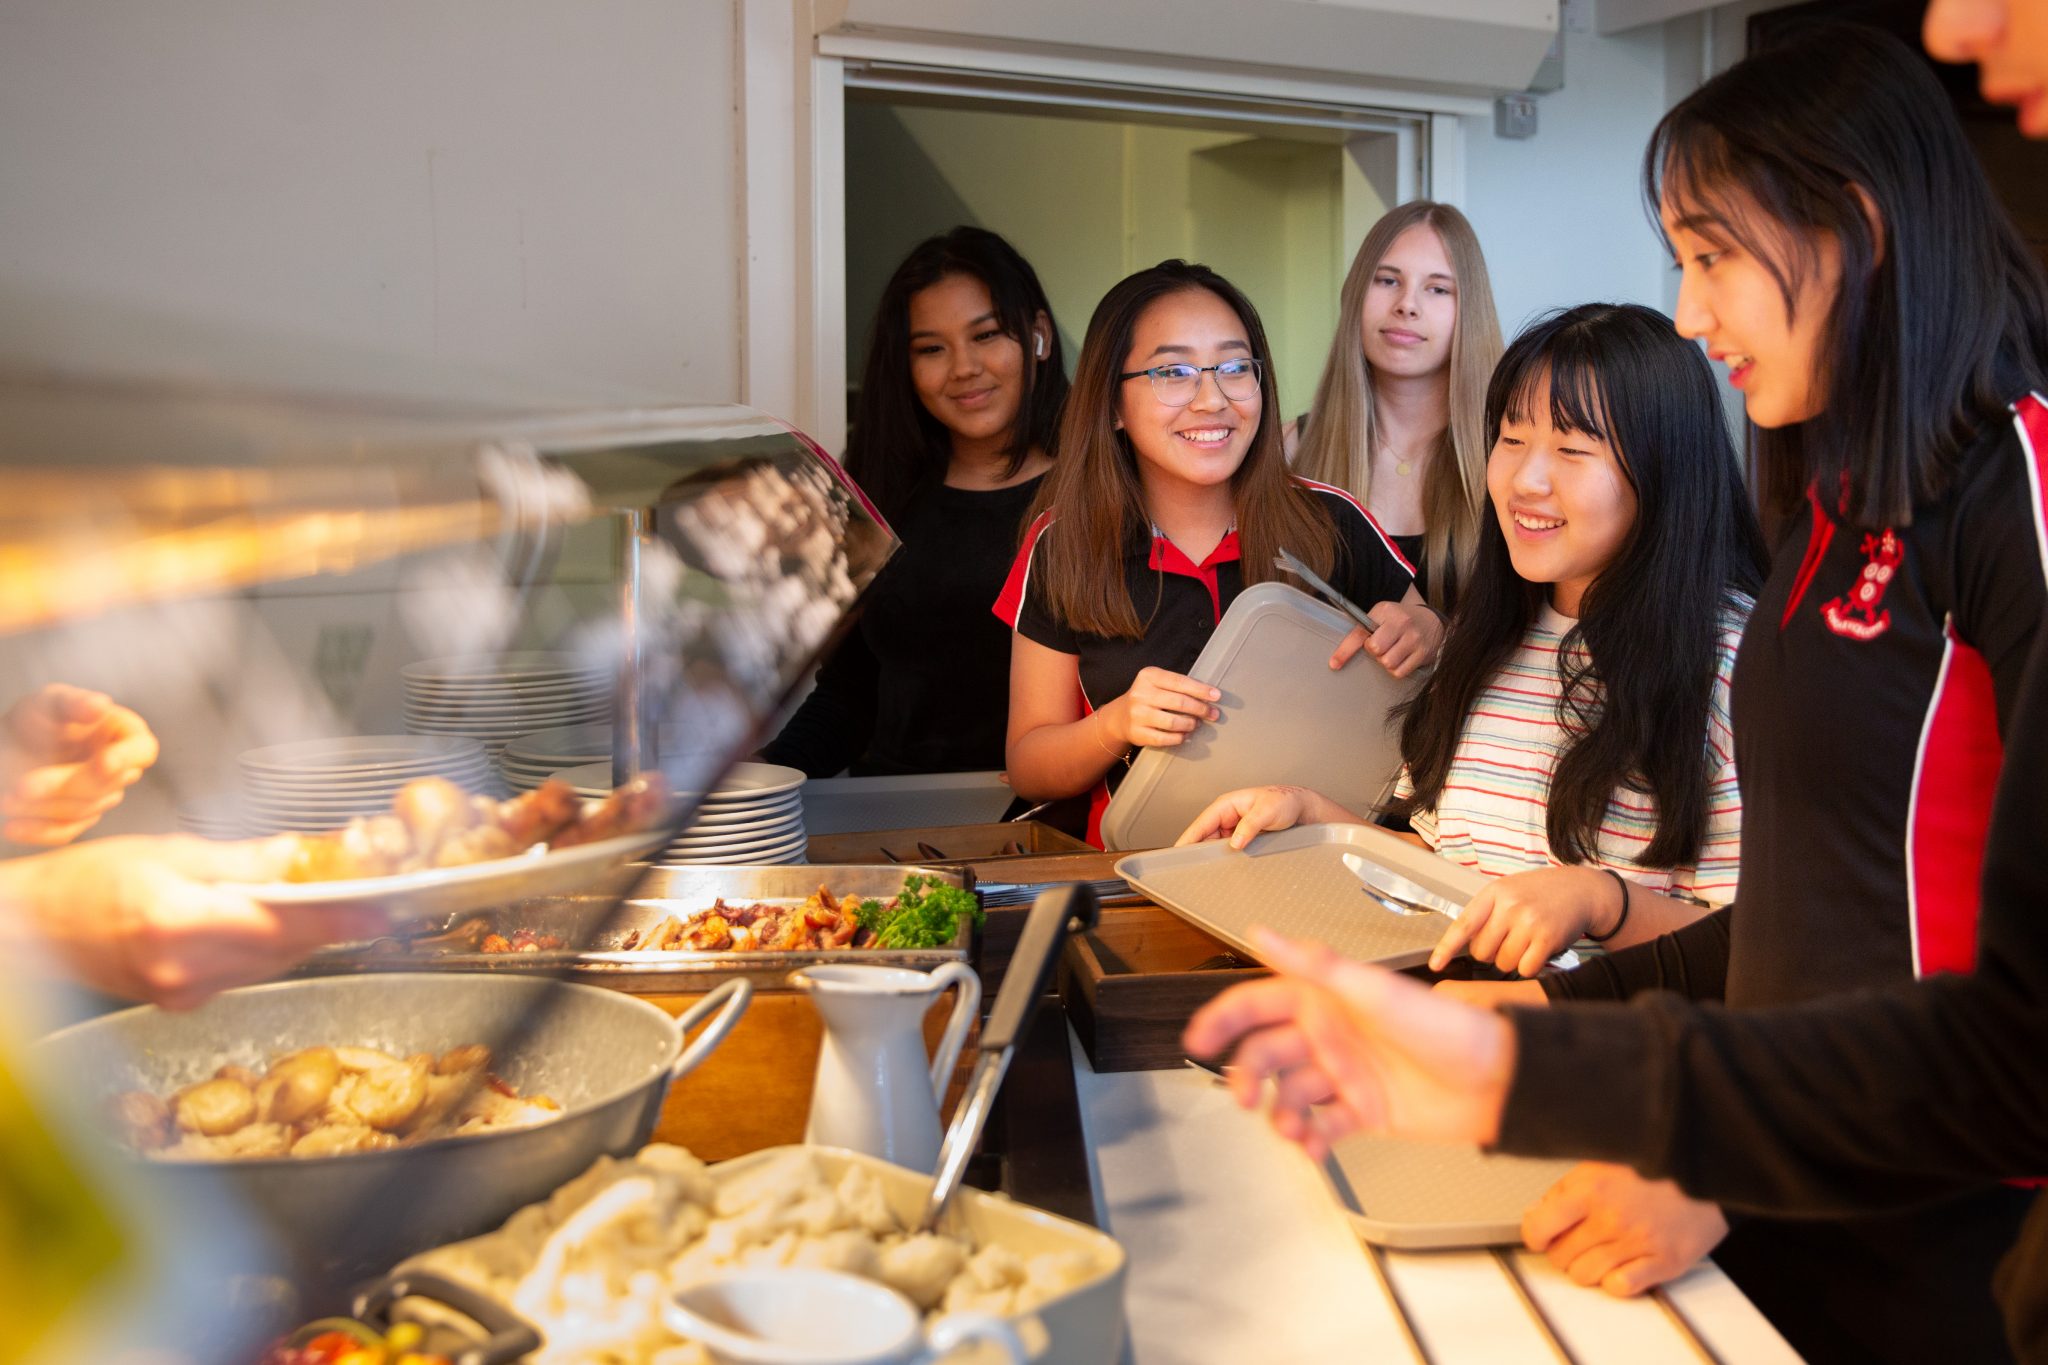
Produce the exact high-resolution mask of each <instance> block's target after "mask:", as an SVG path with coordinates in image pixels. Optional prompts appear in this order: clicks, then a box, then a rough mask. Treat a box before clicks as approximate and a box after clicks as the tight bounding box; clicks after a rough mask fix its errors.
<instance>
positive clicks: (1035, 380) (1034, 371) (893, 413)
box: [846, 226, 1067, 520]
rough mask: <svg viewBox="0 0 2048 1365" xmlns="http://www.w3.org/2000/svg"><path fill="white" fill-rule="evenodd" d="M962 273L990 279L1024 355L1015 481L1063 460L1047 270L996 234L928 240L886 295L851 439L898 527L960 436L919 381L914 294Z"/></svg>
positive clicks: (855, 458)
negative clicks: (1039, 342) (1027, 466)
mask: <svg viewBox="0 0 2048 1365" xmlns="http://www.w3.org/2000/svg"><path fill="white" fill-rule="evenodd" d="M952 275H966V276H969V277H971V278H973V279H977V280H979V281H981V283H982V284H983V286H985V287H986V288H987V289H988V296H989V300H990V301H991V302H992V303H993V304H994V305H995V310H996V325H997V326H998V327H1000V328H1001V329H1002V330H1003V333H1004V334H1005V335H1007V336H1009V337H1011V338H1012V339H1014V340H1015V341H1016V342H1017V344H1018V345H1020V346H1022V347H1023V348H1024V392H1023V394H1022V395H1021V396H1020V398H1019V399H1018V403H1017V417H1016V420H1015V422H1013V423H1012V424H1011V427H1010V439H1009V442H1008V444H1007V446H1006V447H1005V453H1007V454H1008V455H1009V457H1010V465H1009V469H1008V471H1007V474H1008V476H1009V477H1014V476H1015V475H1016V473H1017V471H1018V470H1020V469H1022V468H1023V467H1024V461H1025V460H1026V459H1027V458H1028V457H1029V456H1030V454H1031V452H1032V450H1034V449H1037V450H1042V451H1044V452H1045V453H1046V454H1048V455H1050V454H1053V453H1054V443H1055V441H1056V439H1057V437H1058V434H1059V420H1060V405H1061V404H1062V403H1064V402H1065V401H1066V397H1067V371H1066V362H1065V360H1064V359H1063V358H1062V356H1061V355H1060V331H1059V327H1058V326H1057V325H1056V324H1053V323H1052V322H1051V319H1052V305H1051V304H1049V303H1047V302H1046V298H1045V289H1044V287H1043V286H1041V285H1040V284H1039V283H1038V272H1036V271H1034V270H1033V269H1032V268H1031V263H1030V262H1029V261H1027V260H1025V259H1024V258H1023V257H1022V256H1021V255H1019V254H1018V253H1017V248H1015V247H1013V246H1011V245H1010V244H1009V243H1008V242H1006V241H1004V240H1003V239H1002V238H1001V237H999V236H997V235H996V234H995V233H993V232H990V231H988V230H987V229H986V228H978V227H965V226H963V227H956V228H954V229H953V230H952V231H950V232H945V233H941V234H940V235H938V236H936V237H927V238H926V239H925V240H924V241H922V242H919V243H918V244H917V245H916V246H915V247H913V248H912V249H911V252H910V254H909V255H908V256H906V257H904V258H903V264H901V265H899V266H897V267H896V273H895V274H893V275H891V276H890V277H889V283H888V285H887V286H885V287H884V288H883V290H882V301H881V304H880V305H879V306H878V307H877V308H876V309H875V325H874V329H873V330H872V331H871V332H870V333H869V334H868V362H867V368H866V369H865V370H864V371H862V374H861V382H860V397H859V399H858V400H857V401H856V402H855V404H854V411H853V429H852V431H851V432H850V433H849V434H848V437H847V442H846V472H847V473H848V474H850V475H852V476H853V479H854V481H855V482H856V483H858V484H859V485H860V486H861V488H862V489H863V490H864V491H865V492H866V493H867V495H868V497H869V498H871V499H873V501H874V504H875V506H876V507H878V508H880V509H881V512H882V515H883V516H885V517H888V518H890V519H891V520H894V519H895V518H896V517H898V516H900V515H901V514H902V513H903V510H904V508H905V507H906V506H907V505H908V504H909V502H910V499H911V497H912V496H913V495H914V494H916V493H917V492H918V491H919V490H920V489H922V488H924V487H926V486H927V485H930V484H934V483H938V482H940V481H942V480H943V479H944V478H945V477H946V465H947V462H948V461H949V460H951V459H952V455H953V437H952V433H951V432H949V431H947V430H946V428H945V427H944V426H943V425H942V424H941V423H940V422H939V420H938V419H937V418H935V417H933V416H932V415H931V413H929V412H927V411H925V406H924V404H923V403H922V402H920V401H918V397H917V390H916V388H915V387H914V386H913V385H912V384H911V381H910V297H911V295H913V294H915V293H917V292H918V291H919V290H921V289H928V288H930V287H931V286H932V285H935V284H937V283H938V282H939V281H940V280H943V279H946V278H947V277H949V276H952ZM1041 313H1043V314H1044V315H1045V316H1046V319H1047V323H1048V325H1047V327H1046V331H1047V332H1049V333H1050V336H1049V338H1048V340H1047V343H1046V354H1045V355H1044V356H1043V357H1040V356H1038V355H1036V354H1035V351H1034V347H1033V339H1032V332H1033V328H1034V327H1035V325H1036V323H1037V321H1038V315H1039V314H1041Z"/></svg>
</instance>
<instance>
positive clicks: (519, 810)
mask: <svg viewBox="0 0 2048 1365" xmlns="http://www.w3.org/2000/svg"><path fill="white" fill-rule="evenodd" d="M582 810H583V801H582V798H581V797H579V796H577V795H576V789H575V788H574V787H571V786H570V785H569V784H568V783H566V782H564V781H562V780H561V779H560V778H557V777H551V778H549V779H548V780H547V781H545V782H543V783H541V784H540V785H539V786H538V787H535V788H534V789H533V790H532V791H530V792H522V793H521V794H520V795H518V796H515V797H513V798H512V799H511V800H509V801H503V802H500V803H499V804H498V814H497V822H498V828H500V829H502V830H504V831H505V833H507V834H509V835H511V836H512V839H513V841H514V842H515V843H517V844H518V845H519V847H521V848H530V847H532V846H533V845H535V844H537V843H540V842H541V841H542V840H544V839H549V840H551V839H553V838H554V837H555V835H556V834H557V833H559V832H560V831H561V830H562V829H564V828H565V827H567V826H568V825H569V824H570V823H571V822H572V821H574V820H575V819H576V817H577V816H578V815H579V814H581V813H582Z"/></svg>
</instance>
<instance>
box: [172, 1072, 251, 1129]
mask: <svg viewBox="0 0 2048 1365" xmlns="http://www.w3.org/2000/svg"><path fill="white" fill-rule="evenodd" d="M171 1108H172V1112H174V1113H175V1114H176V1115H177V1117H178V1126H179V1127H180V1128H182V1129H184V1130H185V1131H186V1132H188V1133H202V1134H204V1135H205V1136H207V1137H218V1136H219V1135H221V1134H222V1133H232V1132H234V1131H235V1129H237V1128H240V1127H241V1126H242V1125H244V1124H246V1123H248V1122H249V1120H251V1119H253V1118H255V1117H256V1096H255V1095H254V1094H253V1093H252V1092H251V1091H250V1089H249V1087H248V1086H246V1085H243V1084H242V1083H241V1082H240V1081H235V1080H227V1079H224V1078H219V1077H217V1078H215V1079H213V1080H210V1081H201V1082H200V1083H199V1084H197V1085H192V1086H187V1087H185V1089H183V1090H180V1091H179V1092H178V1094H177V1098H175V1099H174V1100H172V1101H171Z"/></svg>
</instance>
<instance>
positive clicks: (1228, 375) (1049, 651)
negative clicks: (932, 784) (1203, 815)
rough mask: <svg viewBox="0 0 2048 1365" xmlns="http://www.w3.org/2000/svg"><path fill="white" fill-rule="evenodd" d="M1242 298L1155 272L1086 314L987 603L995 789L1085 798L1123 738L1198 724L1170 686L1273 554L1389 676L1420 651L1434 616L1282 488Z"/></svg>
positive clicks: (1093, 830) (1401, 570)
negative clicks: (993, 666)
mask: <svg viewBox="0 0 2048 1365" xmlns="http://www.w3.org/2000/svg"><path fill="white" fill-rule="evenodd" d="M1267 355H1268V351H1267V347H1266V334H1265V329H1264V328H1263V327H1262V326H1261V325H1260V323H1259V316H1258V313H1257V311H1256V310H1254V309H1253V307H1252V305H1251V301H1250V300H1249V299H1247V298H1245V296H1244V295H1243V294H1241V293H1240V292H1238V290H1237V289H1236V288H1235V287H1234V286H1233V285H1231V284H1230V283H1229V282H1228V281H1227V280H1225V279H1224V278H1223V277H1222V276H1220V275H1218V274H1216V273H1215V272H1214V271H1212V270H1209V269H1208V268H1206V267H1204V266H1199V265H1188V264H1186V263H1184V262H1181V261H1165V262H1162V263H1161V264H1159V265H1156V266H1154V267H1152V268H1151V269H1150V270H1143V271H1140V272H1138V273H1137V274H1135V275H1132V276H1131V277H1130V278H1128V279H1126V280H1124V281H1123V282H1122V283H1120V284H1118V285H1117V286H1116V287H1115V288H1113V289H1111V290H1110V291H1109V293H1108V295H1107V296H1105V297H1104V299H1103V300H1102V302H1101V304H1099V305H1098V306H1097V307H1096V310H1095V316H1094V317H1093V318H1092V319H1090V321H1089V324H1088V335H1087V339H1086V340H1085V341H1084V342H1083V343H1082V346H1081V358H1080V361H1079V362H1078V364H1077V366H1076V374H1075V378H1074V387H1073V391H1072V394H1071V395H1070V397H1069V399H1068V402H1067V409H1066V413H1065V415H1064V417H1063V418H1062V420H1061V424H1060V441H1059V445H1060V451H1061V456H1060V462H1059V464H1058V465H1056V466H1055V467H1054V470H1053V473H1052V475H1051V476H1050V477H1049V478H1048V479H1047V480H1046V487H1045V488H1044V489H1043V490H1042V491H1041V492H1040V494H1039V500H1040V501H1039V506H1038V508H1037V510H1038V512H1039V513H1040V515H1039V516H1038V517H1037V518H1036V520H1035V521H1034V522H1033V523H1032V527H1031V530H1030V531H1029V532H1028V533H1027V534H1026V536H1025V541H1024V546H1023V549H1022V550H1021V551H1020V552H1019V553H1018V556H1017V561H1016V564H1015V565H1014V566H1013V567H1012V569H1011V570H1010V579H1009V582H1008V583H1007V584H1006V585H1005V586H1004V588H1003V593H1002V596H1001V597H1000V598H999V599H998V600H997V602H996V614H997V615H998V616H1000V617H1002V618H1003V620H1005V621H1007V622H1009V623H1010V624H1011V625H1013V626H1014V627H1015V628H1016V631H1015V634H1014V635H1013V637H1012V642H1011V652H1010V727H1009V746H1008V756H1009V772H1010V785H1011V786H1013V787H1015V788H1016V790H1017V793H1018V794H1019V795H1020V796H1024V797H1027V798H1030V799H1032V800H1046V799H1051V798H1058V797H1066V796H1075V795H1078V794H1080V793H1082V792H1086V791H1089V790H1090V789H1091V788H1093V789H1094V791H1095V799H1094V802H1093V808H1092V810H1091V812H1090V816H1089V821H1088V833H1089V838H1090V840H1091V841H1093V842H1097V843H1099V842H1100V823H1101V814H1102V807H1103V806H1104V805H1106V804H1107V803H1108V799H1109V797H1108V787H1107V785H1106V783H1105V778H1106V777H1108V776H1111V775H1112V774H1113V773H1114V774H1119V775H1120V774H1121V773H1122V771H1123V768H1124V762H1125V759H1126V757H1127V755H1129V753H1130V752H1131V750H1132V749H1133V748H1135V747H1143V746H1150V745H1175V744H1179V743H1180V742H1181V741H1182V740H1183V739H1185V738H1186V737H1187V735H1188V734H1189V733H1190V732H1191V731H1193V730H1194V728H1195V727H1196V725H1198V724H1200V723H1201V722H1202V721H1204V720H1209V719H1214V718H1215V716H1216V711H1215V707H1214V705H1213V704H1214V703H1215V702H1216V701H1217V700H1218V694H1217V692H1216V689H1214V688H1212V687H1210V686H1208V685H1207V684H1206V683H1199V682H1196V681H1195V680H1194V679H1192V678H1189V677H1188V676H1186V674H1187V670H1188V669H1189V668H1190V667H1192V666H1193V664H1194V662H1195V659H1196V657H1197V656H1198V655H1200V653H1201V652H1202V646H1203V644H1204V643H1205V642H1206V641H1207V640H1208V637H1209V633H1210V631H1211V630H1212V629H1213V628H1214V627H1215V624H1216V622H1217V621H1219V620H1220V619H1221V618H1222V616H1223V613H1224V611H1225V610H1226V609H1228V608H1229V606H1230V603H1231V601H1232V600H1233V599H1234V598H1235V597H1236V596H1237V594H1238V592H1239V591H1240V590H1242V589H1243V588H1244V587H1245V586H1246V585H1247V584H1250V583H1257V582H1261V581H1264V580H1266V579H1270V578H1273V577H1275V570H1274V569H1273V567H1272V564H1273V558H1274V554H1275V552H1276V551H1277V550H1279V549H1282V548H1285V549H1287V550H1290V551H1292V552H1293V553H1294V554H1296V555H1298V556H1300V557H1301V558H1302V559H1303V560H1305V561H1306V562H1307V563H1308V564H1309V566H1310V567H1311V568H1314V569H1316V570H1317V571H1318V572H1319V573H1321V574H1322V575H1323V577H1325V578H1326V579H1327V580H1328V581H1329V582H1330V583H1331V584H1332V585H1333V586H1334V587H1336V588H1337V590H1338V591H1340V592H1342V593H1343V594H1344V595H1345V596H1347V597H1349V598H1350V599H1351V600H1352V601H1354V602H1356V603H1358V604H1359V605H1360V606H1363V607H1365V608H1366V609H1367V610H1369V611H1371V612H1372V613H1373V614H1374V616H1375V617H1376V619H1378V620H1379V622H1380V623H1381V624H1380V629H1379V631H1378V633H1376V634H1375V635H1374V636H1373V637H1372V639H1371V641H1370V642H1369V643H1368V644H1367V646H1366V647H1367V649H1368V650H1370V651H1371V652H1372V654H1373V655H1374V657H1376V658H1377V659H1379V661H1380V663H1381V664H1383V665H1384V666H1385V667H1387V668H1388V669H1389V670H1390V671H1391V672H1393V673H1394V674H1395V675H1396V676H1405V675H1406V674H1408V673H1410V672H1412V671H1413V670H1414V669H1416V668H1417V667H1420V666H1421V665H1423V664H1425V663H1428V662H1430V661H1431V660H1433V659H1434V658H1435V657H1436V650H1437V645H1438V643H1439V641H1440V639H1441V634H1442V623H1441V622H1440V621H1439V620H1438V619H1437V618H1436V616H1435V615H1434V614H1433V613H1432V612H1430V611H1429V609H1428V608H1426V607H1424V606H1423V605H1422V604H1421V603H1422V599H1421V596H1420V594H1418V593H1417V592H1416V591H1415V585H1414V573H1413V571H1412V570H1411V569H1410V568H1409V566H1408V564H1407V562H1406V561H1405V560H1403V559H1402V558H1401V556H1400V553H1399V551H1397V550H1396V549H1395V548H1394V547H1393V545H1392V544H1391V542H1389V541H1388V539H1387V537H1386V536H1385V535H1384V534H1383V533H1381V531H1380V529H1379V527H1378V526H1377V525H1376V524H1375V523H1374V522H1373V520H1372V518H1371V517H1370V516H1368V515H1367V514H1366V512H1365V509H1364V508H1363V507H1361V506H1360V505H1359V504H1358V502H1357V500H1356V499H1354V498H1352V497H1351V496H1350V495H1349V494H1347V493H1344V492H1342V491H1340V490H1338V489H1335V488H1331V487H1329V486H1327V485H1323V484H1313V483H1308V482H1306V481H1303V480H1300V479H1296V478H1294V477H1293V476H1292V475H1290V474H1289V473H1288V472H1287V465H1286V461H1285V459H1284V457H1283V456H1282V454H1281V449H1280V432H1279V427H1280V423H1279V420H1278V418H1277V417H1276V416H1273V414H1276V413H1277V412H1278V410H1279V407H1278V403H1279V400H1278V393H1277V390H1276V388H1275V386H1274V382H1273V376H1272V373H1271V370H1270V367H1269V366H1268V364H1267V362H1266V357H1267Z"/></svg>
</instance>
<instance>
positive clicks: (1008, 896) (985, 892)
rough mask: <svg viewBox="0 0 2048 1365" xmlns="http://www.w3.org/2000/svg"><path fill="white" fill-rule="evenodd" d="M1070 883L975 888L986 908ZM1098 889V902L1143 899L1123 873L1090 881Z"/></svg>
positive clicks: (1019, 902)
mask: <svg viewBox="0 0 2048 1365" xmlns="http://www.w3.org/2000/svg"><path fill="white" fill-rule="evenodd" d="M1064 885H1067V883H1065V882H977V883H975V887H974V889H975V891H976V892H978V893H979V894H980V896H981V905H982V908H983V909H984V910H987V909H993V908H995V907H998V906H1005V905H1027V904H1029V903H1030V902H1032V901H1035V900H1037V899H1038V897H1039V896H1040V895H1041V894H1042V893H1044V892H1045V891H1047V890H1049V889H1051V888H1052V887H1054V886H1064ZM1087 886H1088V888H1089V889H1090V890H1092V891H1093V892H1094V893H1095V899H1096V901H1097V903H1099V904H1102V905H1115V904H1117V903H1118V902H1120V901H1132V900H1143V899H1144V898H1145V897H1144V895H1143V894H1142V893H1141V892H1137V891H1133V890H1132V889H1131V884H1130V883H1129V882H1127V881H1125V880H1124V879H1123V878H1122V877H1104V878H1101V879H1100V880H1097V881H1092V882H1089V883H1087Z"/></svg>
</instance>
